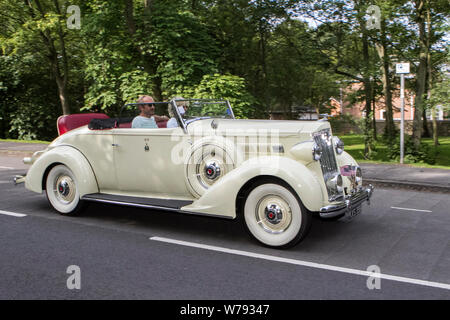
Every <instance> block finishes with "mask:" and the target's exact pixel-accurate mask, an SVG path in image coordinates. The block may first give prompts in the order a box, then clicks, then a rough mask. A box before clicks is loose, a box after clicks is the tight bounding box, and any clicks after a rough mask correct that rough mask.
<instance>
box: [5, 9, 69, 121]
mask: <svg viewBox="0 0 450 320" xmlns="http://www.w3.org/2000/svg"><path fill="white" fill-rule="evenodd" d="M63 4H64V5H66V2H65V1H62V0H33V1H31V0H23V1H12V0H3V1H2V2H1V3H0V11H1V12H2V17H3V18H4V19H5V22H6V24H7V28H5V29H3V32H2V39H3V50H4V51H5V52H7V54H9V55H14V54H17V53H18V52H21V51H26V52H39V53H40V54H42V55H43V56H44V57H45V58H46V61H47V64H48V66H49V67H50V70H51V72H52V75H53V78H54V81H55V82H56V85H57V88H58V96H59V100H60V103H61V108H62V113H63V114H69V113H70V112H71V108H70V97H69V96H68V94H67V90H68V84H69V79H70V75H69V74H70V60H71V56H72V54H73V52H72V50H71V47H70V44H69V43H70V42H73V41H75V40H74V39H73V38H74V37H75V38H76V37H77V34H76V33H75V32H71V31H70V30H67V29H66V28H65V25H66V20H67V16H66V12H65V11H63V10H62V7H63ZM41 48H45V51H44V52H43V51H42V50H41Z"/></svg>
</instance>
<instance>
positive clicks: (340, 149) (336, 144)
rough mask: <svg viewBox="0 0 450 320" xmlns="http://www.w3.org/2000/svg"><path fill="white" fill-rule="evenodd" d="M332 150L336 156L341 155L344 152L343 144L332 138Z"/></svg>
mask: <svg viewBox="0 0 450 320" xmlns="http://www.w3.org/2000/svg"><path fill="white" fill-rule="evenodd" d="M333 140H334V148H335V149H336V153H337V154H342V152H344V142H343V141H342V140H341V139H339V138H338V137H334V139H333Z"/></svg>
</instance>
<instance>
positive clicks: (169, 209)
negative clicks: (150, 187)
mask: <svg viewBox="0 0 450 320" xmlns="http://www.w3.org/2000/svg"><path fill="white" fill-rule="evenodd" d="M81 200H85V201H91V202H100V203H107V204H116V205H120V206H127V207H136V208H144V209H155V210H163V211H170V212H176V213H183V214H190V215H197V216H206V217H216V218H222V219H230V220H231V219H234V218H232V217H229V216H222V215H215V214H207V213H203V212H194V211H185V210H180V209H176V208H169V207H161V206H156V205H150V204H139V203H132V202H124V201H115V200H106V199H95V198H84V197H81Z"/></svg>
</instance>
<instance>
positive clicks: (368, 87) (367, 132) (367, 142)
mask: <svg viewBox="0 0 450 320" xmlns="http://www.w3.org/2000/svg"><path fill="white" fill-rule="evenodd" d="M362 8H363V7H360V8H359V9H360V10H362ZM358 20H359V25H360V28H361V32H362V45H363V47H362V49H363V65H364V68H363V83H364V95H365V101H366V106H365V111H366V117H365V121H364V123H365V126H364V157H365V158H366V159H370V157H371V154H372V151H373V150H372V144H373V140H372V130H371V129H372V125H371V124H372V121H371V117H370V115H371V111H372V110H371V109H372V83H371V79H370V70H369V65H370V55H369V39H368V34H367V29H366V21H365V20H364V19H363V17H362V15H358Z"/></svg>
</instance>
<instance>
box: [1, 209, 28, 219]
mask: <svg viewBox="0 0 450 320" xmlns="http://www.w3.org/2000/svg"><path fill="white" fill-rule="evenodd" d="M0 214H3V215H5V216H12V217H17V218H23V217H26V216H27V215H26V214H23V213H15V212H9V211H2V210H0Z"/></svg>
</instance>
